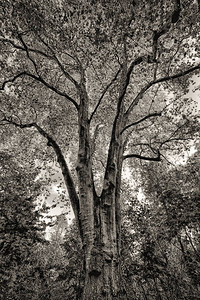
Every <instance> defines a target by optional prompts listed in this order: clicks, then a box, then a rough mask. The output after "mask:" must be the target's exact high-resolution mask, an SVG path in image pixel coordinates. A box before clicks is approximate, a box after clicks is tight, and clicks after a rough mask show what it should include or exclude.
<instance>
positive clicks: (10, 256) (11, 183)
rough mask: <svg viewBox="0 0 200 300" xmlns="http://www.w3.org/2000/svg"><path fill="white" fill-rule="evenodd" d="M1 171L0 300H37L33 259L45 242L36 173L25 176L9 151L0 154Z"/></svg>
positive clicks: (40, 282) (25, 171) (39, 284)
mask: <svg viewBox="0 0 200 300" xmlns="http://www.w3.org/2000/svg"><path fill="white" fill-rule="evenodd" d="M0 169H1V178H0V179H1V180H0V207H1V219H0V232H1V240H0V265H1V282H0V289H1V299H16V300H17V299H22V298H23V299H30V298H31V299H38V298H37V295H38V294H39V289H40V287H41V285H42V284H43V282H42V281H41V280H39V278H37V276H36V275H35V273H36V271H35V266H34V262H33V256H34V249H35V246H36V245H37V244H41V243H42V242H44V229H45V226H44V224H43V223H42V222H41V212H40V211H39V210H38V209H36V199H37V197H38V194H39V192H40V184H39V183H38V182H35V181H34V178H35V176H36V174H37V173H36V172H35V171H32V172H31V171H30V170H29V173H28V172H27V170H25V169H24V168H23V167H22V166H20V165H19V164H18V162H17V161H16V159H15V158H13V156H11V155H10V154H9V153H8V151H7V152H6V151H1V155H0ZM33 295H34V296H33ZM41 299H42V298H41Z"/></svg>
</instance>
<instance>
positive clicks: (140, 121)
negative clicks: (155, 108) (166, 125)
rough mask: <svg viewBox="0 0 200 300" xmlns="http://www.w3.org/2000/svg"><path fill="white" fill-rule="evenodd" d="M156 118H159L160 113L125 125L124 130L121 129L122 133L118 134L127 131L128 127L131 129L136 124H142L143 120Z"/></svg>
mask: <svg viewBox="0 0 200 300" xmlns="http://www.w3.org/2000/svg"><path fill="white" fill-rule="evenodd" d="M157 116H161V112H159V113H152V114H149V115H147V116H145V117H144V118H142V119H140V120H138V121H136V122H133V123H131V124H129V125H127V126H126V127H124V128H123V129H122V131H121V132H120V134H122V133H123V132H124V131H125V130H127V129H128V128H130V127H132V126H135V125H138V124H140V123H142V122H143V121H145V120H147V119H149V118H152V117H157Z"/></svg>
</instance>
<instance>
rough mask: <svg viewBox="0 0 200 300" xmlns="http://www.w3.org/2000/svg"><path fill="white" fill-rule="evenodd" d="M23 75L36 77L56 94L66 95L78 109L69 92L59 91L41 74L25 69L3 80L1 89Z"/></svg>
mask: <svg viewBox="0 0 200 300" xmlns="http://www.w3.org/2000/svg"><path fill="white" fill-rule="evenodd" d="M23 76H28V77H31V78H32V79H35V80H37V81H39V82H40V83H42V84H43V85H45V86H46V87H47V88H49V89H50V90H52V91H53V92H55V93H56V94H58V95H60V96H62V97H65V98H66V99H67V100H69V101H70V102H71V103H73V105H74V106H75V107H76V109H77V110H78V109H79V105H78V103H77V102H76V101H75V100H74V99H73V98H71V97H70V96H69V95H68V94H66V93H65V92H61V91H59V90H58V89H57V88H56V87H54V86H52V85H51V84H49V83H48V82H46V81H45V80H44V79H43V78H42V77H41V76H36V75H34V74H31V73H29V72H27V71H23V72H21V73H19V74H17V75H15V76H14V77H13V78H11V79H8V80H5V81H4V82H3V84H2V86H1V87H0V91H3V90H4V88H5V86H6V84H7V83H12V82H14V81H15V80H16V79H18V78H20V77H23Z"/></svg>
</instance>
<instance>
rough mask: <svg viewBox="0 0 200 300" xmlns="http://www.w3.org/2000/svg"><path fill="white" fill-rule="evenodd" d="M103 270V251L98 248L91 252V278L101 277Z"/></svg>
mask: <svg viewBox="0 0 200 300" xmlns="http://www.w3.org/2000/svg"><path fill="white" fill-rule="evenodd" d="M102 268H103V255H102V252H101V250H99V249H97V248H95V247H94V248H92V250H91V258H90V265H89V274H90V276H92V275H93V276H99V275H100V274H101V272H102Z"/></svg>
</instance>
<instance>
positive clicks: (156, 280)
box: [122, 145, 200, 299]
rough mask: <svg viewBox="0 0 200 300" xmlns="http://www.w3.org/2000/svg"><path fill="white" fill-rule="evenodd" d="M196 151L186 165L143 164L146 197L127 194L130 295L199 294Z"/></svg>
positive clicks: (183, 296)
mask: <svg viewBox="0 0 200 300" xmlns="http://www.w3.org/2000/svg"><path fill="white" fill-rule="evenodd" d="M198 148H199V146H198V145H197V149H198ZM198 157H199V150H197V151H196V152H195V153H194V154H193V155H192V156H191V157H190V158H189V159H188V160H187V163H185V164H184V165H181V164H179V165H176V166H172V165H169V164H168V165H166V164H163V165H162V167H161V166H157V168H156V166H155V165H150V164H145V165H143V168H140V172H142V173H141V178H142V187H143V193H144V194H143V198H140V199H138V198H137V197H131V196H130V195H129V196H128V197H126V198H125V202H124V210H125V212H124V213H125V214H126V218H124V222H123V235H122V237H123V245H124V247H123V248H124V249H123V251H124V255H123V259H124V263H123V271H124V276H125V278H126V282H127V293H128V296H129V298H130V299H158V298H159V299H172V298H173V299H190V298H191V299H195V298H198V294H199V283H198V282H199V254H198V251H199V250H198V249H199V222H198V219H199V199H200V198H199V185H198V183H197V182H198V181H199V179H198V178H199V159H198ZM142 170H143V171H142ZM175 182H176V184H174V183H175ZM127 190H129V191H130V187H129V188H127ZM131 193H133V192H131ZM127 199H128V200H127ZM127 245H130V246H129V247H127ZM130 286H131V288H130ZM132 287H134V288H132Z"/></svg>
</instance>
